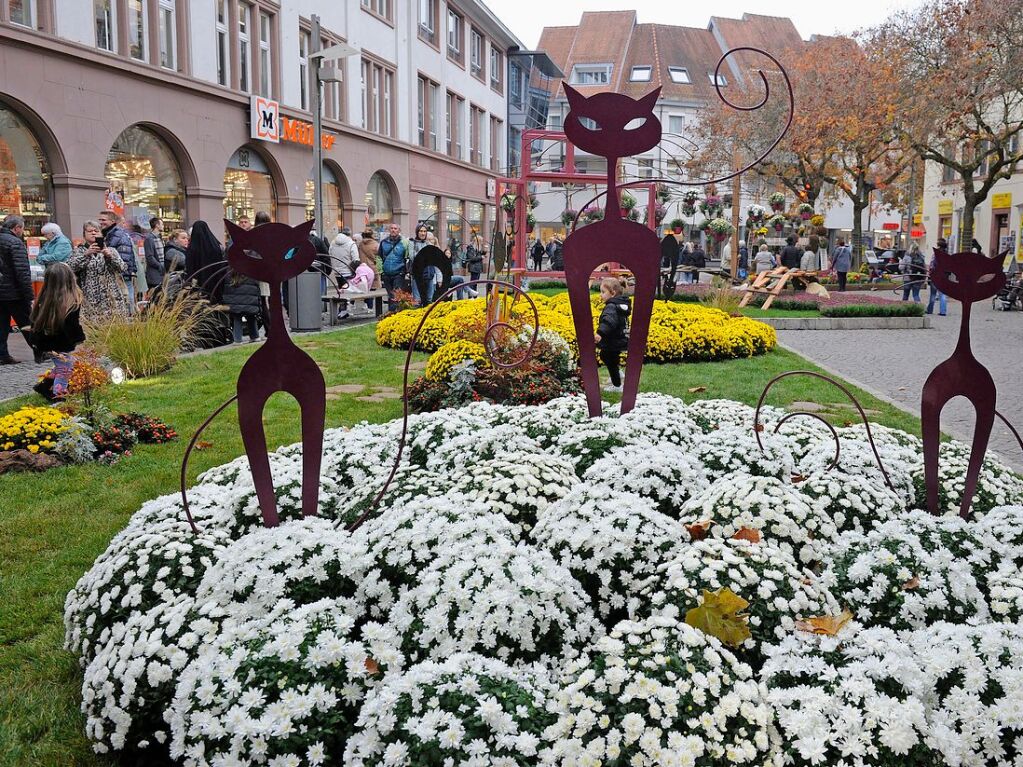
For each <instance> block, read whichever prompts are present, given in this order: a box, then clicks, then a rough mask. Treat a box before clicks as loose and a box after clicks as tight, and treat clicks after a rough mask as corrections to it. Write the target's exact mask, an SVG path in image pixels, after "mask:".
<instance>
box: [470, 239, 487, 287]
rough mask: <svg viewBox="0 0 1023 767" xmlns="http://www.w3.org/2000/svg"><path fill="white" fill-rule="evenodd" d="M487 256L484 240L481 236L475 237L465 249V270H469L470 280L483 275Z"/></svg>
mask: <svg viewBox="0 0 1023 767" xmlns="http://www.w3.org/2000/svg"><path fill="white" fill-rule="evenodd" d="M486 256H487V250H486V248H485V247H484V246H483V240H482V239H481V238H480V237H479V236H476V237H473V238H472V241H471V242H470V245H469V247H468V248H466V251H465V270H466V271H467V272H469V281H470V282H474V281H476V280H478V279H479V278H480V277H482V276H483V269H484V260H485V259H486Z"/></svg>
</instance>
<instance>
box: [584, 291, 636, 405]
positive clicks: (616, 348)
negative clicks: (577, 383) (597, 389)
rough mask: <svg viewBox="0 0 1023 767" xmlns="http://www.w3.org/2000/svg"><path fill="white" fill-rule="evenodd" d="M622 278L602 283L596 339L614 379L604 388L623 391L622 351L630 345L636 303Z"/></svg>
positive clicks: (605, 389) (611, 377) (602, 360)
mask: <svg viewBox="0 0 1023 767" xmlns="http://www.w3.org/2000/svg"><path fill="white" fill-rule="evenodd" d="M624 293H625V290H624V286H623V285H622V281H621V280H619V279H618V278H616V277H608V278H606V279H604V280H602V281H601V283H600V298H601V300H602V301H603V302H604V309H603V310H602V311H601V312H600V320H599V321H598V322H597V332H596V333H595V334H594V336H593V340H594V341H596V343H597V348H598V349H599V350H600V360H601V362H603V363H604V364H605V365H606V366H607V373H608V376H609V377H610V379H611V382H610V383H609V384H608V385H607V386H605V387H604V391H606V392H621V390H622V374H621V357H622V352H624V351H625V350H626V349H628V348H629V333H628V329H629V314H630V313H631V312H632V304H631V302H630V301H629V297H628V296H626V295H624Z"/></svg>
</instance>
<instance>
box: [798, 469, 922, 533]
mask: <svg viewBox="0 0 1023 767" xmlns="http://www.w3.org/2000/svg"><path fill="white" fill-rule="evenodd" d="M796 489H797V490H799V492H801V493H802V494H803V495H804V496H806V497H807V499H808V500H809V502H810V506H811V507H813V509H814V511H815V512H816V513H817V514H818V515H821V516H826V517H828V518H829V519H831V521H832V523H834V526H835V528H836V529H837V530H838V531H839V532H845V531H851V532H858V533H865V532H869V531H871V530H873V529H874V528H875V527H877V526H878V525H879V524H882V523H884V522H887V521H889V520H891V519H895V518H896V517H898V516H900V515H901V514H902V513H904V512H905V510H906V504H905V501H904V500H903V499H902V497H901V496H900V495H899V494H898V493H896V492H895V491H894V490H890V489H889V488H888V486H887V485H885V484H884V481H883V480H882V479H881V478H880V477H877V476H875V477H874V478H868V477H865V476H863V475H861V474H850V473H848V472H846V471H842V470H838V469H836V470H833V471H824V472H820V473H817V474H812V475H811V476H809V477H807V478H806V479H805V480H804V481H802V482H798V483H797V484H796Z"/></svg>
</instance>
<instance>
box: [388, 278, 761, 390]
mask: <svg viewBox="0 0 1023 767" xmlns="http://www.w3.org/2000/svg"><path fill="white" fill-rule="evenodd" d="M530 297H531V298H532V299H533V300H534V302H535V303H536V306H537V310H538V313H539V317H540V327H541V330H542V332H543V333H544V334H545V335H547V337H548V338H550V339H551V340H554V336H557V337H559V338H560V339H561V340H562V341H563V342H564V343H565V344H567V345H568V348H569V350H570V351H571V354H572V358H573V359H575V358H576V357H577V356H578V345H577V342H576V336H575V326H574V324H573V322H572V311H571V308H570V306H569V300H568V294H567V293H562V294H559V295H556V296H554V297H551V298H548V297H547V296H544V295H542V294H535V293H534V294H530ZM591 303H592V306H593V318H594V329H596V324H597V318H598V317H599V315H600V309H601V308H602V307H603V303H602V302H601V300H600V297H599V296H598V295H593V296H592V297H591ZM425 311H426V310H425V309H417V310H412V311H404V312H398V313H397V314H393V315H390V316H388V317H385V318H383V319H382V320H380V322H379V323H378V324H377V330H376V339H377V343H378V344H380V345H381V346H389V347H393V348H396V349H404V348H408V345H409V344H410V343H411V342H412V336H413V335H414V333H415V331H416V328H417V327H418V326H419V323H420V321H422V318H423V314H424V313H425ZM484 311H485V304H484V301H483V300H482V299H477V300H473V301H468V300H467V301H458V302H451V303H445V304H441V305H439V306H438V307H436V308H435V309H434V310H433V313H432V314H431V315H430V317H429V318H428V319H427V320H426V323H425V324H424V325H423V329H422V331H420V334H419V338H418V340H417V342H416V348H417V349H419V350H421V351H428V352H433V353H434V355H433V357H431V359H430V363H428V365H427V373H428V374H429V372H430V370H431V369H433V370H435V371H439V370H443V371H445V373H447V372H448V371H451V370H453V368H454V366H455V365H457V364H458V363H459V362H461V361H462V360H465V359H472V360H474V362H475V363H476V364H477V365H485V362H483V361H481V360H480V359H479V355H480V354H481V353H482V348H483V347H482V341H483V334H484V333H485V330H486V325H485V321H484ZM510 311H511V321H512V322H513V323H514V324H515V325H516V327H518V328H520V335H519V336H518V338H520V339H521V338H522V334H526V335H528V336H531V335H532V330H531V329H530V323H532V322H533V321H534V316H533V310H532V309H531V308H530V306H529V304H528V302H526V301H519V302H517V303H516V304H514V305H513V306H512V307H511V310H510ZM548 332H549V333H550V334H553V335H549V334H548ZM466 338H468V339H469V340H470V341H472V342H473V344H474V345H472V346H467V345H466V344H465V343H464V340H465V339H466ZM776 343H777V336H776V335H775V332H774V329H773V328H771V327H770V326H768V325H765V324H764V323H761V322H756V321H754V320H750V319H748V318H746V317H731V316H729V315H728V314H726V313H725V312H723V311H721V310H720V309H714V308H710V307H704V306H696V305H692V304H686V303H680V302H669V301H655V302H654V310H653V318H652V320H651V323H650V335H649V338H648V340H647V354H646V356H647V359H648V360H650V361H652V362H682V361H685V362H702V361H711V360H722V359H736V358H742V357H751V356H753V355H756V354H764V353H766V352H768V351H770V350H771V349H773V348H774V346H775V345H776ZM455 344H457V347H456V346H454V345H455ZM438 355H439V356H438ZM518 356H520V355H517V353H516V352H514V351H513V352H512V353H511V359H517V358H518ZM435 360H436V362H435ZM431 365H432V368H431ZM573 367H574V365H573ZM428 377H429V375H428Z"/></svg>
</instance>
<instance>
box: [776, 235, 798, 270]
mask: <svg viewBox="0 0 1023 767" xmlns="http://www.w3.org/2000/svg"><path fill="white" fill-rule="evenodd" d="M802 259H803V250H802V248H797V247H796V238H795V237H793V236H792V235H791V234H790V235H789V236H788V238H787V239H786V240H785V247H784V248H782V249H781V265H782V266H787V267H788V268H789V269H798V268H799V262H800V261H802Z"/></svg>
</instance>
